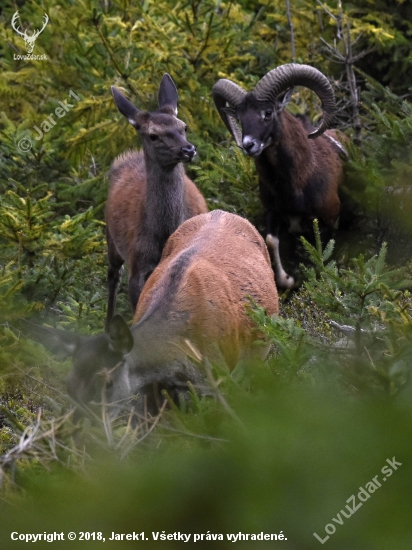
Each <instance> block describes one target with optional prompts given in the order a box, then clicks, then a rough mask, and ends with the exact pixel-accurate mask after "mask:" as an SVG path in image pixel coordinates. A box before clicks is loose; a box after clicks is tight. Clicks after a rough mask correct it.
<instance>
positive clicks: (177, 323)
mask: <svg viewBox="0 0 412 550" xmlns="http://www.w3.org/2000/svg"><path fill="white" fill-rule="evenodd" d="M249 297H251V298H252V299H253V300H254V301H255V302H256V303H257V304H258V305H259V306H261V307H264V308H265V309H266V311H267V313H268V314H270V315H273V314H275V313H278V295H277V291H276V285H275V282H274V277H273V272H272V268H271V264H270V258H269V254H268V251H267V248H266V246H265V243H264V241H263V239H262V237H261V236H260V235H259V233H258V232H257V231H256V229H255V228H254V227H253V226H252V225H251V224H250V223H249V222H248V221H246V220H245V219H243V218H241V217H239V216H236V215H234V214H230V213H228V212H222V211H221V210H214V211H213V212H210V213H208V214H202V215H200V216H196V217H194V218H191V219H190V220H187V221H186V222H185V223H183V224H182V225H181V226H180V227H179V228H178V229H177V230H176V231H175V232H174V233H173V235H172V236H171V237H170V238H169V240H168V241H167V244H166V246H165V248H164V251H163V255H162V259H161V262H160V264H159V265H158V266H157V268H156V269H155V270H154V272H153V273H152V275H151V276H150V277H149V279H148V281H147V283H146V285H145V286H144V288H143V291H142V294H141V296H140V300H139V303H138V306H137V309H136V313H135V316H134V320H133V323H134V324H133V326H132V327H131V329H129V328H128V327H127V325H126V323H125V322H124V321H123V319H122V318H121V317H120V316H119V315H115V316H114V317H113V319H112V320H111V321H110V323H109V326H108V331H107V333H104V334H99V335H96V336H78V335H76V334H73V333H70V332H66V331H61V330H56V329H49V328H46V327H37V338H39V339H40V340H41V341H42V342H43V343H44V345H45V346H46V347H48V348H49V349H50V350H51V351H53V352H55V353H58V354H59V355H60V357H64V356H66V357H69V356H71V357H72V358H73V369H72V372H71V374H70V377H69V380H68V391H69V394H70V395H71V396H72V397H73V398H74V399H75V400H77V401H78V402H80V403H83V404H85V403H88V402H90V401H91V400H99V399H100V396H101V395H102V393H101V392H102V381H103V380H104V379H105V380H106V382H108V384H107V386H106V388H107V393H106V401H107V402H109V403H112V404H113V412H112V415H113V416H115V415H116V414H117V413H118V411H119V409H120V407H121V403H123V405H124V403H125V400H128V399H129V398H130V397H132V396H133V395H137V396H138V399H137V402H136V409H137V411H141V410H142V407H143V403H144V400H143V399H142V397H144V396H145V397H146V399H147V400H148V407H149V410H152V411H153V410H155V409H156V400H155V398H154V389H155V388H156V387H157V388H158V390H161V389H166V390H167V391H168V392H169V394H170V395H171V396H172V397H174V398H177V396H178V395H179V393H181V392H182V391H183V394H185V392H186V391H187V388H188V386H187V382H188V381H190V382H191V383H192V384H193V385H198V384H199V383H202V381H203V373H202V372H201V369H199V367H196V366H195V365H194V364H193V362H191V361H190V359H189V358H188V355H190V350H191V349H192V350H193V349H194V348H195V349H197V350H198V351H199V352H200V354H201V355H202V356H203V357H206V358H208V359H209V360H210V361H211V362H213V363H215V364H220V365H224V364H226V365H227V367H228V368H229V370H233V369H234V368H235V366H236V365H238V364H239V363H242V362H244V361H247V360H250V359H253V358H255V357H259V358H261V359H264V358H265V357H266V355H267V352H268V349H269V345H268V343H267V342H266V341H264V340H263V338H262V335H261V334H259V332H258V331H257V329H256V327H255V326H254V323H253V321H252V320H251V319H250V317H249V316H248V315H247V311H246V305H247V303H248V298H249ZM259 339H260V340H261V341H260V342H258V341H257V340H259ZM262 340H263V341H262ZM102 371H103V374H105V376H101V374H102ZM99 375H100V376H99Z"/></svg>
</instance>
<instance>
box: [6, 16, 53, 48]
mask: <svg viewBox="0 0 412 550" xmlns="http://www.w3.org/2000/svg"><path fill="white" fill-rule="evenodd" d="M18 17H19V12H18V11H16V13H15V14H14V15H13V19H12V20H11V26H12V27H13V29H14V30H15V31H16V32H17V33H18V34H20V36H22V37H23V40H24V43H25V44H26V50H27V53H32V51H33V48H34V43H35V42H36V39H37V37H38V36H39V34H40V33H41V32H43V31H44V29H45V27H46V25H47V23H48V22H49V16H48V15H47V14H46V13H45V14H44V25H43V27H42V28H41V29H40V30H39V31H37V30H36V31H33V34H32V35H30V36H29V35H28V34H27V31H24V32H21V30H20V27H16V21H17V19H18Z"/></svg>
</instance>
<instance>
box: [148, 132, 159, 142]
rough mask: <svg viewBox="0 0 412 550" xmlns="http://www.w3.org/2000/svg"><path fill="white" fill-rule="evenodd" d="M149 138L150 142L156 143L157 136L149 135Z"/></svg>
mask: <svg viewBox="0 0 412 550" xmlns="http://www.w3.org/2000/svg"><path fill="white" fill-rule="evenodd" d="M149 138H150V139H151V140H152V141H156V140H157V139H158V138H159V136H157V135H156V134H150V135H149Z"/></svg>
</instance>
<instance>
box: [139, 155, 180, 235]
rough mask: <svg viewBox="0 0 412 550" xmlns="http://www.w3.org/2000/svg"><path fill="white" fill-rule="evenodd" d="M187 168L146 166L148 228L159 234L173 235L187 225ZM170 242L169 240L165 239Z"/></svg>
mask: <svg viewBox="0 0 412 550" xmlns="http://www.w3.org/2000/svg"><path fill="white" fill-rule="evenodd" d="M184 173H185V172H184V168H183V165H182V164H181V163H179V164H177V165H176V166H174V167H172V168H167V169H166V168H163V167H160V166H159V165H156V164H155V163H152V162H146V175H147V191H146V193H147V195H146V216H145V218H146V227H148V229H150V231H152V232H153V233H156V234H163V233H164V234H167V236H169V235H170V234H171V233H173V232H174V231H175V230H176V229H177V228H178V227H179V225H180V224H181V223H182V222H183V221H184V219H185V218H184V216H185V204H184V196H185V193H184V190H185V187H184ZM166 238H167V237H166Z"/></svg>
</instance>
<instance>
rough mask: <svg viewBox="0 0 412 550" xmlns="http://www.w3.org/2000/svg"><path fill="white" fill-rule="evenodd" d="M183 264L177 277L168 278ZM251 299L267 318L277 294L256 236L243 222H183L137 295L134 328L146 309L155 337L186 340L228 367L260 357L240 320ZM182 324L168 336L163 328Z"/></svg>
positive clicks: (216, 218)
mask: <svg viewBox="0 0 412 550" xmlns="http://www.w3.org/2000/svg"><path fill="white" fill-rule="evenodd" d="M184 258H187V261H186V264H185V268H184V269H183V270H182V271H181V273H174V275H173V277H172V276H171V273H172V272H173V270H174V266H176V265H178V263H179V262H182V260H183V259H184ZM249 297H251V298H252V299H253V300H254V301H255V302H256V303H257V304H258V305H260V306H261V307H264V308H265V309H266V311H267V313H268V314H269V315H273V314H274V313H278V295H277V290H276V285H275V282H274V277H273V272H272V269H271V266H270V260H269V255H268V252H267V249H266V245H265V243H264V242H263V239H262V237H261V236H260V235H259V233H258V232H257V231H256V229H255V228H254V227H253V226H252V225H251V224H250V223H249V222H248V221H247V220H245V219H243V218H241V217H239V216H236V215H234V214H230V213H228V212H222V211H220V210H214V211H212V212H210V213H208V214H202V215H200V216H196V217H194V218H191V219H190V220H187V221H186V222H185V223H184V224H182V225H181V226H180V227H179V229H178V230H177V231H176V232H175V233H174V234H173V235H172V236H171V237H170V238H169V240H168V242H167V244H166V247H165V249H164V251H163V256H162V260H161V262H160V264H159V266H158V267H157V269H156V270H155V271H154V272H153V274H152V275H151V276H150V278H149V279H148V281H147V283H146V285H145V287H144V289H143V292H142V295H141V297H140V300H139V303H138V306H137V309H136V314H135V317H134V323H136V322H138V321H139V320H140V319H141V318H143V316H144V315H147V312H148V311H150V309H157V311H158V313H159V310H160V311H161V314H160V317H161V318H162V319H168V320H169V321H168V322H165V324H164V327H165V328H163V329H161V330H163V334H159V335H158V337H159V339H160V338H161V339H165V338H166V339H170V340H171V341H174V342H175V344H176V345H177V342H176V341H175V336H176V333H178V335H179V339H180V340H182V339H184V338H187V339H188V340H190V341H191V342H192V343H193V344H194V345H195V346H196V347H197V348H198V349H199V350H200V352H201V353H202V354H206V355H207V356H208V357H209V358H210V359H211V360H216V361H217V360H219V359H220V358H222V359H223V360H224V361H225V363H226V364H227V365H228V366H229V368H230V369H233V368H234V367H235V366H236V364H237V363H238V362H239V361H240V360H241V359H242V358H245V357H249V356H256V355H257V356H264V355H265V352H262V351H261V350H262V349H263V348H260V349H259V348H257V349H255V347H254V341H255V340H256V339H257V338H258V337H261V336H262V335H259V334H258V333H257V332H256V330H255V329H254V324H253V322H252V321H251V319H250V318H249V316H248V315H247V314H246V305H247V304H248V303H249V299H248V298H249ZM177 318H181V319H183V321H182V323H183V325H182V327H181V328H180V329H178V330H176V328H173V331H174V332H173V334H172V333H171V332H168V328H167V327H168V323H169V325H170V326H172V325H173V322H174V321H173V320H174V319H177ZM265 349H266V348H265Z"/></svg>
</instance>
